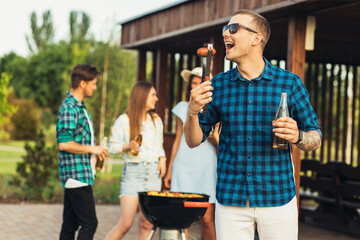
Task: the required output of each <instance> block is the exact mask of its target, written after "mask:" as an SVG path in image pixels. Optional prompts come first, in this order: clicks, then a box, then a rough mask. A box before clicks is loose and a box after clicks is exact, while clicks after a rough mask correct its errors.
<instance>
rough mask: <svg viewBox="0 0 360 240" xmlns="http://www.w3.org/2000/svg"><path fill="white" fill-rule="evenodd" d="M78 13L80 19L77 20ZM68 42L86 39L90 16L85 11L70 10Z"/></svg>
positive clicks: (81, 41) (84, 40)
mask: <svg viewBox="0 0 360 240" xmlns="http://www.w3.org/2000/svg"><path fill="white" fill-rule="evenodd" d="M79 15H81V19H80V20H79V18H78V17H79ZM69 23H70V42H79V43H84V42H86V41H87V39H88V38H87V35H88V31H89V28H90V24H91V18H90V16H89V15H88V14H87V13H85V12H78V11H71V12H70V18H69Z"/></svg>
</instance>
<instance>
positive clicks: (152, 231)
mask: <svg viewBox="0 0 360 240" xmlns="http://www.w3.org/2000/svg"><path fill="white" fill-rule="evenodd" d="M156 228H157V226H155V225H153V227H152V229H151V231H150V233H149V236H148V237H147V239H146V240H151V239H152V238H153V236H154V234H155V232H156Z"/></svg>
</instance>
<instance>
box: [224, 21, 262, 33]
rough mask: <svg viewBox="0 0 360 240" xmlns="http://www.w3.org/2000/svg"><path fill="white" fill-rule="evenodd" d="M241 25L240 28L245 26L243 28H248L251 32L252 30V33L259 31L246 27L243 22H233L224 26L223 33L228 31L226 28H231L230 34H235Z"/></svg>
mask: <svg viewBox="0 0 360 240" xmlns="http://www.w3.org/2000/svg"><path fill="white" fill-rule="evenodd" d="M239 27H240V28H243V29H245V30H247V31H249V32H252V33H256V34H257V33H258V32H257V31H255V30H252V29H251V28H248V27H246V26H244V25H242V24H239V23H232V24H227V25H225V26H224V27H223V31H222V32H223V33H224V32H225V31H226V30H228V29H229V32H230V34H235V33H236V32H237V30H238V29H239Z"/></svg>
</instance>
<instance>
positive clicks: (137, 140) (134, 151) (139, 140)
mask: <svg viewBox="0 0 360 240" xmlns="http://www.w3.org/2000/svg"><path fill="white" fill-rule="evenodd" d="M134 141H135V142H137V143H138V144H139V147H140V146H141V143H142V135H141V134H139V135H137V136H136V137H135V139H134ZM131 154H132V155H134V156H137V155H138V154H139V151H136V150H134V149H131Z"/></svg>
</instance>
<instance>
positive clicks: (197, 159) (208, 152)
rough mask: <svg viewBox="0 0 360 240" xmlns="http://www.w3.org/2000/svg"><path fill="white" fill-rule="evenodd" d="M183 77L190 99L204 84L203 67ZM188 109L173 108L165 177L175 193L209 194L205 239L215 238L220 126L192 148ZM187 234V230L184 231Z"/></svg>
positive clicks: (184, 103) (203, 221)
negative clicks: (187, 126) (171, 141)
mask: <svg viewBox="0 0 360 240" xmlns="http://www.w3.org/2000/svg"><path fill="white" fill-rule="evenodd" d="M181 76H182V77H183V79H184V80H185V81H187V82H188V88H187V92H186V98H187V100H188V99H189V97H190V90H191V89H193V88H194V87H196V86H198V85H199V84H200V83H201V76H202V68H200V67H197V68H194V69H193V70H192V71H189V70H183V71H182V72H181ZM187 110H188V102H187V101H181V102H179V103H178V104H176V106H175V107H174V108H173V109H172V112H173V113H174V114H175V115H176V124H177V127H176V137H175V141H174V145H173V148H172V151H171V158H170V163H169V169H168V172H167V174H166V176H165V178H164V185H165V187H166V188H170V190H171V191H172V192H191V193H201V194H207V195H209V196H210V199H209V202H210V203H211V207H209V208H208V210H207V211H206V213H205V215H204V217H203V218H202V219H201V221H200V222H201V235H202V239H206V240H213V239H215V237H216V236H215V224H214V214H215V210H214V209H215V188H216V161H217V159H216V147H217V141H218V126H217V127H216V128H215V130H214V131H213V132H214V133H213V135H211V136H209V137H208V138H207V140H206V141H205V142H203V143H201V144H200V145H199V146H198V147H196V148H192V149H190V148H189V147H188V145H187V144H186V142H185V136H184V132H183V123H184V122H185V119H186V116H187ZM185 232H186V234H187V231H185Z"/></svg>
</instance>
